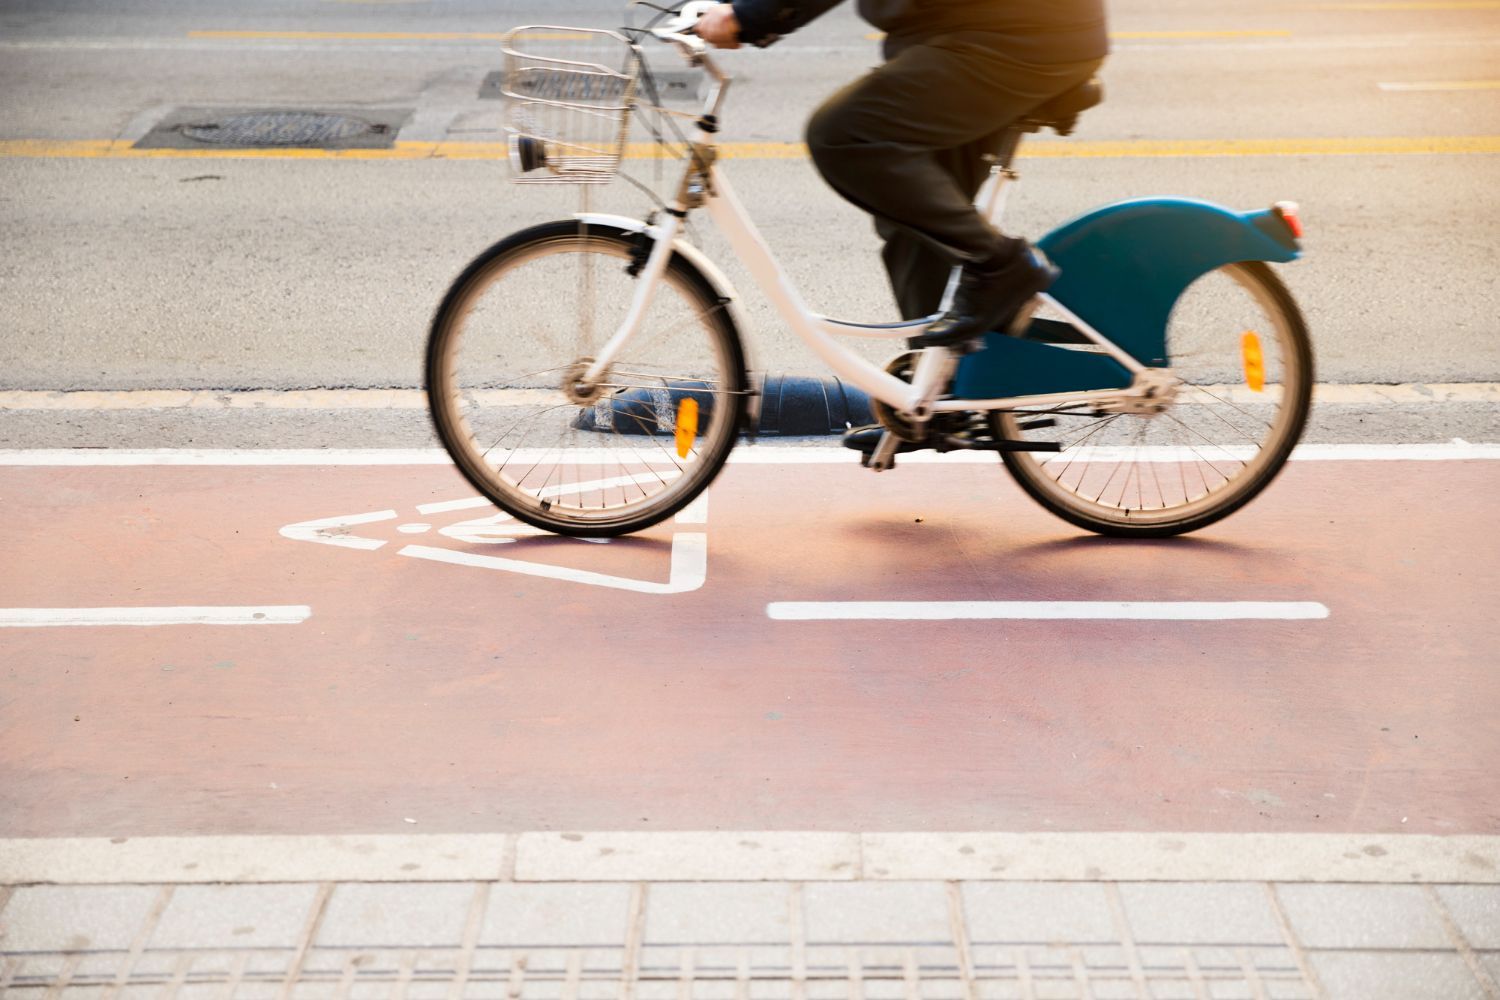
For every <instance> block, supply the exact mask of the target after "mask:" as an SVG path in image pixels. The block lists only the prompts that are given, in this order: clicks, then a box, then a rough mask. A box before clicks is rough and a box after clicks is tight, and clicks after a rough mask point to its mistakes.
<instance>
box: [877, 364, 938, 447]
mask: <svg viewBox="0 0 1500 1000" xmlns="http://www.w3.org/2000/svg"><path fill="white" fill-rule="evenodd" d="M916 370H917V352H916V351H903V352H902V353H900V354H898V355H896V356H895V357H894V358H892V359H891V360H890V361H888V362H886V366H885V372H886V374H887V375H894V376H896V377H897V378H899V379H900V380H901V381H903V382H910V381H911V380H912V376H913V375H914V374H915V373H916ZM870 412H871V413H873V414H875V419H876V420H878V421H880V426H882V427H884V428H885V429H886V430H888V431H890V432H891V433H892V434H894V435H896V437H898V438H900V439H901V440H902V441H911V442H914V443H920V442H922V441H924V440H926V438H927V433H928V430H929V428H928V427H926V426H918V425H916V424H913V423H912V422H911V421H909V420H907V419H906V418H905V417H903V416H901V414H899V413H897V412H896V410H895V408H894V407H892V406H891V405H890V404H888V403H883V402H881V401H880V400H878V399H876V398H875V397H874V396H871V397H870Z"/></svg>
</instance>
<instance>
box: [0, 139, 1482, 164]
mask: <svg viewBox="0 0 1500 1000" xmlns="http://www.w3.org/2000/svg"><path fill="white" fill-rule="evenodd" d="M1476 153H1478V154H1484V153H1500V135H1469V136H1370V137H1360V138H1321V139H1320V138H1310V139H1151V140H1141V139H1121V140H1102V141H1097V142H1077V141H1072V140H1067V141H1059V140H1055V139H1054V140H1047V139H1043V140H1040V141H1036V142H1033V143H1031V144H1030V145H1028V146H1026V147H1025V148H1024V149H1023V151H1022V156H1023V157H1024V158H1025V159H1032V160H1037V159H1060V160H1080V159H1137V158H1157V157H1181V158H1187V159H1198V158H1207V157H1241V156H1386V155H1408V154H1449V155H1452V154H1476ZM506 154H507V149H506V144H505V143H502V142H397V143H395V144H394V145H393V146H392V147H391V148H389V149H301V148H279V149H211V148H200V149H136V148H135V147H134V146H133V145H131V144H130V143H129V142H124V141H120V140H110V139H83V140H56V139H8V140H0V159H115V160H501V159H504V158H505V157H506ZM719 155H720V156H721V157H722V158H724V159H730V160H803V159H806V158H807V147H806V146H804V145H803V144H802V143H800V142H726V143H724V144H723V145H721V146H720V147H719ZM625 156H626V158H627V159H632V160H650V159H661V158H675V155H674V154H673V153H671V152H664V151H663V150H662V149H661V148H660V147H659V146H657V145H656V144H655V143H632V144H630V145H629V146H628V147H627V148H626V152H625Z"/></svg>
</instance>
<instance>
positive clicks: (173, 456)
mask: <svg viewBox="0 0 1500 1000" xmlns="http://www.w3.org/2000/svg"><path fill="white" fill-rule="evenodd" d="M1104 454H1105V452H1104V450H1103V449H1100V451H1099V455H1104ZM1109 454H1110V455H1111V456H1113V457H1112V459H1111V460H1114V459H1115V458H1117V456H1118V453H1117V452H1113V451H1112V452H1109ZM570 457H573V456H570ZM1132 457H1134V456H1132ZM588 458H589V456H588V455H586V454H583V455H580V456H577V457H576V459H575V460H576V461H579V462H582V463H586V462H587V461H588ZM858 459H859V456H857V455H856V454H855V453H854V452H852V451H849V450H848V449H846V448H841V447H837V446H832V447H830V446H828V445H822V444H819V445H811V446H807V447H799V446H795V445H768V444H757V445H742V446H740V447H738V448H736V449H735V450H734V451H733V452H731V453H730V455H729V461H730V462H732V463H735V464H739V465H846V464H848V465H853V464H856V463H857V462H858ZM1497 459H1500V443H1493V444H1492V443H1472V442H1469V441H1463V440H1459V439H1454V440H1453V441H1450V442H1446V443H1437V444H1304V445H1299V446H1298V447H1297V449H1296V450H1295V451H1293V452H1292V460H1293V461H1314V462H1473V461H1495V460H1497ZM901 463H902V464H903V465H905V464H907V463H915V464H925V463H937V464H942V463H952V464H957V465H963V464H966V463H982V464H986V465H994V464H996V459H995V456H994V455H992V454H989V453H984V452H979V453H976V452H962V451H957V452H949V453H948V454H946V455H939V454H937V453H936V452H924V451H919V452H916V453H914V454H911V455H902V456H901ZM452 464H453V459H451V458H450V457H448V454H447V453H446V452H444V451H443V450H442V449H441V448H360V449H350V448H328V449H321V448H295V449H258V448H223V449H210V448H149V449H137V448H35V449H8V450H7V449H0V466H33V467H35V466H67V467H81V466H157V465H201V466H275V465H292V466H320V465H321V466H386V465H452ZM475 506H481V504H479V503H478V502H475Z"/></svg>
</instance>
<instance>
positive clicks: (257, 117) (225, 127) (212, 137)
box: [182, 111, 386, 146]
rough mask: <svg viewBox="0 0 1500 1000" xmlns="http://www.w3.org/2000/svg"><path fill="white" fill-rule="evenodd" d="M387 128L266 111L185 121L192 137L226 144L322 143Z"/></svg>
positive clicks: (342, 118) (336, 118)
mask: <svg viewBox="0 0 1500 1000" xmlns="http://www.w3.org/2000/svg"><path fill="white" fill-rule="evenodd" d="M385 129H386V126H385V125H379V124H375V125H372V124H371V123H370V122H367V121H363V120H362V119H359V118H351V117H349V116H348V115H328V114H319V113H318V112H315V111H263V112H255V113H252V114H248V115H231V116H229V117H227V118H225V119H223V120H222V121H216V122H205V123H203V124H198V125H184V126H182V134H183V135H185V136H187V137H188V138H189V139H197V140H198V141H199V142H212V143H216V144H218V145H222V146H322V145H325V144H327V143H330V142H344V141H347V140H349V139H353V138H354V137H355V136H359V135H363V134H365V133H367V132H374V133H380V132H383V131H385Z"/></svg>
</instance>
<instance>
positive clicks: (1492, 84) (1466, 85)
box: [1377, 80, 1500, 93]
mask: <svg viewBox="0 0 1500 1000" xmlns="http://www.w3.org/2000/svg"><path fill="white" fill-rule="evenodd" d="M1377 86H1379V87H1380V89H1381V90H1386V91H1395V92H1398V93H1405V92H1425V91H1442V90H1500V80H1429V81H1425V82H1418V83H1381V84H1377Z"/></svg>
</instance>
